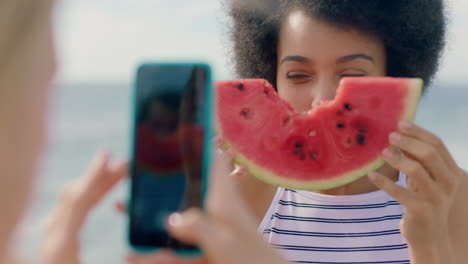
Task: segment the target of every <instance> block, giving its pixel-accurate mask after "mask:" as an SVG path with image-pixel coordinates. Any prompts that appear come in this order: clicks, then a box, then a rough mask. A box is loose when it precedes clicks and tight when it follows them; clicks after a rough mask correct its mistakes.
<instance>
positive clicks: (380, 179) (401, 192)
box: [369, 172, 414, 206]
mask: <svg viewBox="0 0 468 264" xmlns="http://www.w3.org/2000/svg"><path fill="white" fill-rule="evenodd" d="M369 178H370V180H371V181H372V183H373V184H375V185H376V186H377V187H378V188H379V189H382V190H384V191H385V192H386V193H388V194H389V195H390V196H392V197H393V198H395V199H396V200H397V201H398V202H399V203H400V204H402V205H403V206H407V205H408V204H409V203H410V202H411V201H412V200H413V199H414V196H413V195H412V194H411V192H410V191H409V190H407V189H405V188H403V187H401V186H399V185H398V184H396V183H395V182H393V181H392V180H390V179H389V178H387V177H385V176H384V175H382V174H380V173H377V172H372V173H370V174H369Z"/></svg>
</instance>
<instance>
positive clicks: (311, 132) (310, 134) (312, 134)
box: [309, 130, 317, 137]
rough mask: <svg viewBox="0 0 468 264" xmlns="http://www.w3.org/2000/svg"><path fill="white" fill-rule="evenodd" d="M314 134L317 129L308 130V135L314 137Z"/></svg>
mask: <svg viewBox="0 0 468 264" xmlns="http://www.w3.org/2000/svg"><path fill="white" fill-rule="evenodd" d="M315 135H317V131H315V130H312V131H310V132H309V136H311V137H314V136H315Z"/></svg>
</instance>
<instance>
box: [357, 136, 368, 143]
mask: <svg viewBox="0 0 468 264" xmlns="http://www.w3.org/2000/svg"><path fill="white" fill-rule="evenodd" d="M357 142H358V144H359V145H365V144H366V137H365V136H364V135H363V134H358V135H357Z"/></svg>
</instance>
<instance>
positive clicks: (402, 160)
mask: <svg viewBox="0 0 468 264" xmlns="http://www.w3.org/2000/svg"><path fill="white" fill-rule="evenodd" d="M389 140H390V143H391V145H392V146H393V147H396V148H398V149H399V150H400V151H395V150H392V149H390V148H389V149H386V150H384V152H383V157H384V159H385V161H386V162H387V163H388V164H390V165H391V166H392V167H394V168H395V169H397V170H399V171H401V172H403V173H405V174H406V175H407V176H408V180H407V185H408V188H403V187H401V186H398V185H397V184H395V183H394V182H392V181H391V180H389V179H388V178H386V177H384V176H382V175H379V174H377V173H371V174H370V175H369V177H370V179H371V180H372V181H373V182H374V184H375V185H376V186H378V187H379V188H381V189H383V190H384V191H386V192H387V193H388V194H390V195H391V196H393V197H394V198H395V199H396V200H397V201H398V202H400V204H402V205H403V206H404V207H405V208H406V212H405V214H404V216H403V219H402V221H401V224H400V229H401V233H402V235H403V236H404V237H405V238H406V240H407V241H408V247H409V250H410V254H411V263H412V264H419V263H425V264H428V263H444V264H449V263H452V262H451V257H452V256H453V254H452V253H453V252H452V245H451V241H450V239H449V230H448V227H449V225H448V221H449V212H450V208H451V207H452V205H453V203H454V199H455V196H456V194H457V190H458V186H459V183H460V182H461V180H462V177H463V176H464V172H463V170H462V169H461V168H460V167H458V166H457V164H456V163H455V161H454V159H453V158H452V156H451V155H450V153H449V151H448V150H447V148H446V147H445V145H444V143H443V142H442V141H441V139H439V138H438V137H437V136H435V135H433V134H431V133H430V132H428V131H427V130H425V129H423V128H421V127H419V126H417V125H415V124H412V123H408V122H402V123H401V124H400V126H399V130H398V132H394V133H392V134H391V135H390V138H389Z"/></svg>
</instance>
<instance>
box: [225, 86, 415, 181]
mask: <svg viewBox="0 0 468 264" xmlns="http://www.w3.org/2000/svg"><path fill="white" fill-rule="evenodd" d="M422 86H423V82H422V80H420V79H410V78H391V77H351V78H344V79H343V80H342V81H341V83H340V87H339V88H338V90H337V95H336V98H335V100H333V101H330V102H322V103H321V104H320V105H319V106H317V107H315V108H313V109H312V110H310V111H309V112H308V113H297V112H295V111H294V110H293V108H292V107H291V106H290V105H289V104H288V103H287V102H285V101H283V100H282V99H280V98H279V97H278V95H277V93H276V91H275V90H274V88H273V87H272V86H271V85H270V84H269V83H268V82H267V81H266V80H263V79H245V80H236V81H222V82H217V83H216V94H217V95H216V107H217V122H218V124H217V126H218V127H217V129H218V132H219V134H220V136H221V138H222V139H223V141H224V143H225V147H228V148H230V149H232V150H233V152H234V153H235V154H234V160H235V162H236V163H238V164H241V165H243V166H245V167H246V168H247V170H248V171H249V172H250V174H252V175H254V176H256V177H257V178H259V179H261V180H263V181H266V182H268V183H271V184H274V185H279V186H283V187H286V188H293V189H303V190H323V189H330V188H334V187H338V186H341V185H344V184H347V183H349V182H352V181H354V180H356V179H358V178H360V177H362V176H364V175H366V174H368V173H369V172H371V171H373V170H376V169H377V168H379V167H381V166H382V165H383V163H384V162H383V160H382V159H381V157H380V155H381V152H382V150H383V149H384V148H386V147H388V146H389V142H388V135H389V134H390V133H391V132H393V131H395V130H397V127H398V123H399V121H401V120H407V121H411V120H412V119H413V117H414V114H415V111H416V107H417V104H418V102H419V98H420V94H421V88H422Z"/></svg>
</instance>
